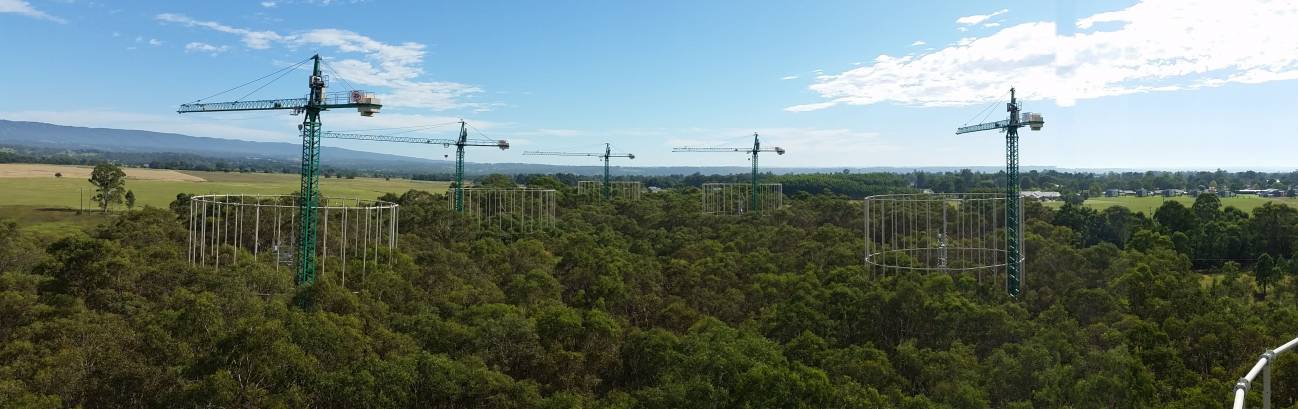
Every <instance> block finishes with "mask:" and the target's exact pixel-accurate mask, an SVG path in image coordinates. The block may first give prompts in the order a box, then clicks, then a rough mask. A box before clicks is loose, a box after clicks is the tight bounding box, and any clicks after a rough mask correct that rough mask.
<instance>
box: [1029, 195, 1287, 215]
mask: <svg viewBox="0 0 1298 409" xmlns="http://www.w3.org/2000/svg"><path fill="white" fill-rule="evenodd" d="M1168 200H1173V201H1177V202H1181V204H1184V205H1185V206H1186V207H1189V206H1190V205H1192V204H1194V198H1193V197H1190V196H1176V197H1162V196H1148V197H1136V196H1121V197H1093V198H1090V199H1086V202H1085V203H1083V204H1084V205H1085V206H1086V207H1090V208H1092V209H1096V210H1104V209H1107V208H1109V207H1111V206H1122V207H1126V208H1128V209H1131V211H1133V212H1144V213H1145V214H1147V215H1152V214H1154V210H1157V209H1158V207H1159V206H1162V205H1163V202H1164V201H1168ZM1267 202H1276V203H1283V204H1287V205H1289V206H1291V207H1298V198H1292V197H1257V196H1252V195H1240V196H1235V197H1224V198H1222V199H1221V205H1222V207H1226V206H1233V207H1235V208H1237V209H1239V210H1243V211H1245V212H1249V213H1252V212H1253V208H1255V207H1258V206H1261V205H1263V204H1264V203H1267ZM1046 205H1047V206H1050V207H1056V208H1057V207H1059V206H1062V205H1063V202H1059V201H1054V202H1046Z"/></svg>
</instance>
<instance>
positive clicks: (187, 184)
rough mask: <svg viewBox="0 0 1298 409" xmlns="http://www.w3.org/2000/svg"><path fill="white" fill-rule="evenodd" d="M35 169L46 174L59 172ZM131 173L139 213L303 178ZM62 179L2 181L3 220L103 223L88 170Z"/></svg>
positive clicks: (361, 183)
mask: <svg viewBox="0 0 1298 409" xmlns="http://www.w3.org/2000/svg"><path fill="white" fill-rule="evenodd" d="M68 168H76V167H68ZM31 169H38V170H42V171H45V170H48V169H54V167H50V168H41V167H32V168H31ZM132 170H140V169H127V170H126V171H127V175H128V176H127V180H126V188H127V189H128V190H131V191H133V192H135V197H136V200H135V205H136V206H137V207H143V206H146V205H147V206H154V207H163V208H165V207H167V205H168V204H170V203H171V202H172V201H173V200H175V199H176V195H177V194H179V193H193V194H209V193H246V194H287V193H293V192H296V191H297V190H298V188H299V181H298V175H295V174H282V173H280V174H274V173H224V172H188V171H186V172H176V171H171V172H174V173H176V174H177V175H179V176H177V177H174V178H171V179H145V178H143V177H142V178H138V179H137V178H135V177H133V176H130V175H131V174H132V173H131V171H132ZM13 171H14V172H17V171H16V170H13ZM158 172H159V174H161V171H158ZM63 175H64V177H62V178H55V177H54V172H44V173H43V174H42V175H41V176H37V177H0V192H5V194H0V218H8V219H13V220H16V221H18V222H19V223H20V224H21V225H22V226H23V227H24V228H27V229H30V230H38V231H50V232H65V231H75V230H79V229H80V228H83V227H85V226H87V225H91V226H92V225H94V224H96V223H97V220H98V219H96V218H95V217H92V216H91V215H90V213H93V211H94V210H96V208H95V205H94V203H93V202H92V201H91V198H92V197H93V196H94V187H93V186H92V185H91V184H90V182H88V181H87V180H86V179H87V178H89V175H90V173H89V170H88V169H87V170H85V176H84V177H79V176H69V173H68V172H63ZM449 186H450V183H449V182H427V181H416V180H407V179H392V180H384V179H379V178H356V179H332V178H330V179H323V178H322V179H320V190H321V191H322V192H323V193H324V194H325V195H326V196H339V197H357V198H362V199H374V198H377V197H379V196H382V195H383V194H385V193H396V194H401V193H405V192H406V191H408V190H412V189H413V190H424V191H428V192H433V193H442V192H445V191H446V189H447V188H448V187H449ZM82 206H84V208H85V209H86V210H87V214H83V215H77V214H76V212H75V211H69V210H76V209H80V208H82ZM115 209H117V210H121V209H122V207H121V206H116V207H115ZM99 219H102V217H101V216H100V217H99Z"/></svg>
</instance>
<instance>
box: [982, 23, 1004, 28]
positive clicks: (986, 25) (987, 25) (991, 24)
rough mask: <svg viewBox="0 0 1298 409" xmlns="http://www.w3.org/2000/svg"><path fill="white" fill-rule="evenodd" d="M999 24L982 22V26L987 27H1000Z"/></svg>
mask: <svg viewBox="0 0 1298 409" xmlns="http://www.w3.org/2000/svg"><path fill="white" fill-rule="evenodd" d="M1000 26H1001V23H987V24H983V27H987V28H993V27H1000Z"/></svg>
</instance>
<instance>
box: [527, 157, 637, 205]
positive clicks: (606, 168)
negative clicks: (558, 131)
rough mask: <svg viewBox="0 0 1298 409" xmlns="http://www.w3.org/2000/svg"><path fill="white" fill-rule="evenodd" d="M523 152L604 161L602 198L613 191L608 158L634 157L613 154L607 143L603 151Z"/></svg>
mask: <svg viewBox="0 0 1298 409" xmlns="http://www.w3.org/2000/svg"><path fill="white" fill-rule="evenodd" d="M523 154H524V155H538V156H593V157H598V158H600V159H601V160H603V161H604V186H603V189H602V191H603V193H604V200H610V199H611V198H612V197H613V191H612V190H611V188H610V186H611V184H612V183H613V182H612V180H611V178H610V177H609V164H608V161H609V158H627V159H635V155H633V154H630V153H624V154H617V155H614V154H613V148H612V146H611V145H609V144H607V143H605V144H604V153H586V152H543V151H527V152H523Z"/></svg>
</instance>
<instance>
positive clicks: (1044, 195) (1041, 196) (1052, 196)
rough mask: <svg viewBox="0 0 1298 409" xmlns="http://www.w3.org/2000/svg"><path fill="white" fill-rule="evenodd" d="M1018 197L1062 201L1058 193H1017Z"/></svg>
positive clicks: (1031, 191) (1033, 191) (1038, 191)
mask: <svg viewBox="0 0 1298 409" xmlns="http://www.w3.org/2000/svg"><path fill="white" fill-rule="evenodd" d="M1019 195H1020V196H1022V197H1030V198H1033V199H1037V200H1041V201H1050V200H1063V199H1064V196H1063V195H1061V194H1059V192H1044V191H1040V190H1029V191H1024V192H1019Z"/></svg>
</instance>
